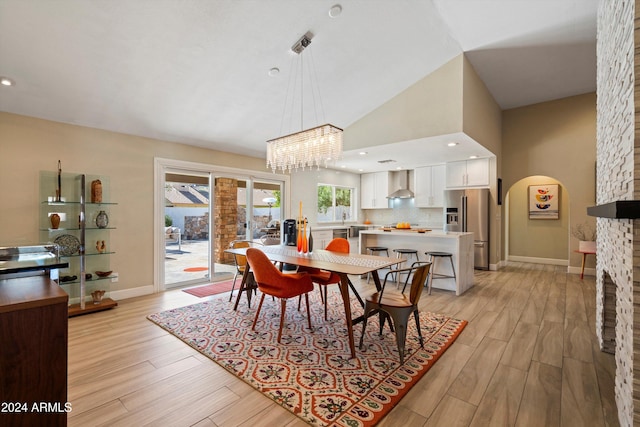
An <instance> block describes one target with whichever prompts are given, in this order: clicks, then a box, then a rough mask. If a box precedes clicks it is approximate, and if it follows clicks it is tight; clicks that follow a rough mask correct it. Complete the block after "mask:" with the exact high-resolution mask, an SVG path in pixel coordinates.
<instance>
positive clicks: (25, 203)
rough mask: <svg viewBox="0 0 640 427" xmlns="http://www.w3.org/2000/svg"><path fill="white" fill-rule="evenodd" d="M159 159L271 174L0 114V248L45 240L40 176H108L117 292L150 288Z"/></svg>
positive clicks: (250, 165)
mask: <svg viewBox="0 0 640 427" xmlns="http://www.w3.org/2000/svg"><path fill="white" fill-rule="evenodd" d="M154 157H163V158H170V159H176V160H185V161H193V162H199V163H205V164H212V165H224V166H227V167H237V168H242V169H252V170H260V171H266V168H265V161H264V159H257V158H252V157H245V156H240V155H235V154H229V153H222V152H218V151H212V150H207V149H203V148H196V147H191V146H188V145H183V144H176V143H170V142H164V141H158V140H152V139H148V138H141V137H136V136H131V135H124V134H119V133H114V132H108V131H102V130H98V129H91V128H85V127H80V126H74V125H68V124H63V123H56V122H50V121H46V120H39V119H35V118H30V117H25V116H19V115H13V114H7V113H0V200H2V204H1V205H0V246H4V245H25V244H33V243H37V242H39V241H40V236H39V233H38V224H39V219H38V215H39V207H40V201H39V200H38V198H39V190H38V185H39V172H40V171H41V170H49V171H55V170H56V167H57V162H58V159H60V160H61V161H62V169H63V172H74V173H86V174H91V175H107V176H109V177H110V185H111V197H112V199H113V201H115V202H117V203H118V206H116V207H115V208H113V210H112V212H113V213H112V214H111V215H110V217H111V221H112V222H113V224H114V225H115V226H116V227H117V229H116V230H114V231H112V232H111V239H112V244H111V249H113V250H115V251H116V254H115V255H112V258H111V266H112V268H113V269H114V270H115V271H117V272H118V273H119V275H120V280H119V283H114V284H113V285H112V290H122V289H130V288H135V287H140V286H148V285H151V284H153V265H154V262H153V261H154V260H153V241H154V230H153V218H154V217H153V197H154V189H153V182H154V179H153V173H154Z"/></svg>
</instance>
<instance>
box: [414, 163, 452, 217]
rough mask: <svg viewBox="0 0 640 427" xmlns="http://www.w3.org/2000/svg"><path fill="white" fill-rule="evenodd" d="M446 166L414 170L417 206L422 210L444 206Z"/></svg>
mask: <svg viewBox="0 0 640 427" xmlns="http://www.w3.org/2000/svg"><path fill="white" fill-rule="evenodd" d="M445 175H446V174H445V165H434V166H425V167H420V168H416V169H415V170H414V180H415V184H414V187H413V188H414V189H415V205H416V206H417V207H420V208H441V207H442V206H444V189H445V179H446V178H445Z"/></svg>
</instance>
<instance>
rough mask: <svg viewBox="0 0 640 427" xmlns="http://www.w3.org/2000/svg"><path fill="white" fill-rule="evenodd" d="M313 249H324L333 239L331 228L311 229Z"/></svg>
mask: <svg viewBox="0 0 640 427" xmlns="http://www.w3.org/2000/svg"><path fill="white" fill-rule="evenodd" d="M311 234H312V235H313V249H314V250H315V249H324V248H325V247H326V246H327V245H328V244H329V242H330V241H331V240H333V230H314V229H312V230H311Z"/></svg>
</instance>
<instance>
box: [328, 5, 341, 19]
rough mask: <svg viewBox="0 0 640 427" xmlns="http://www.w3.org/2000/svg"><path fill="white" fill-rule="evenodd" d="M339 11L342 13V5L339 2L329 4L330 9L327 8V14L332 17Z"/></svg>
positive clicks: (338, 13)
mask: <svg viewBox="0 0 640 427" xmlns="http://www.w3.org/2000/svg"><path fill="white" fill-rule="evenodd" d="M341 13H342V6H340V5H339V4H335V5H333V6H331V9H329V16H330V17H332V18H335V17H337V16H338V15H340V14H341Z"/></svg>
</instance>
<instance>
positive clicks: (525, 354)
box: [69, 263, 618, 427]
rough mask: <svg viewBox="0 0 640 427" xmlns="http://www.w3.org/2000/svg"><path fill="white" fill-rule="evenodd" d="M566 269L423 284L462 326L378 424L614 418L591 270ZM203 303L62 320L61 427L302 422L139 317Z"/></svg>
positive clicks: (517, 267)
mask: <svg viewBox="0 0 640 427" xmlns="http://www.w3.org/2000/svg"><path fill="white" fill-rule="evenodd" d="M564 269H565V268H564V267H554V266H544V265H536V264H516V263H512V264H510V265H509V266H508V267H506V268H504V269H502V270H500V271H499V272H476V277H475V280H476V285H475V286H474V287H473V288H472V289H471V290H470V291H468V292H467V293H465V294H464V295H462V296H459V297H456V296H454V295H453V294H452V293H450V292H445V291H438V290H435V289H434V291H433V294H432V295H430V296H429V295H426V293H425V296H424V298H423V300H422V301H421V305H422V309H424V310H429V311H435V312H440V313H443V314H446V315H449V316H454V317H457V318H462V319H466V320H468V321H469V325H468V326H467V328H466V329H465V331H464V332H463V333H462V334H461V335H460V337H459V338H458V340H457V341H456V342H455V343H454V344H453V346H451V347H450V348H449V350H448V351H447V352H446V353H445V354H444V355H443V357H442V358H441V359H440V360H439V361H438V362H437V363H436V364H435V366H434V367H433V368H432V369H431V370H430V371H429V372H428V373H427V374H426V375H425V376H424V377H423V378H422V379H421V380H420V382H419V383H418V384H417V385H416V386H414V387H413V389H412V390H411V391H410V392H409V394H408V395H407V396H406V397H405V398H404V399H403V400H402V401H401V402H400V404H399V405H398V406H397V407H396V408H394V409H393V411H392V412H391V413H390V414H389V415H388V416H387V417H386V418H385V419H384V420H382V422H381V423H380V424H379V425H380V426H405V427H406V426H489V425H491V426H497V425H505V426H507V425H508V426H545V427H550V426H615V425H618V422H617V414H616V407H615V400H614V395H613V387H614V370H615V363H614V360H613V356H612V355H609V354H605V353H602V352H600V350H599V349H598V344H597V340H596V336H595V332H594V318H595V283H594V279H593V278H590V277H585V279H584V281H581V280H580V278H579V276H576V275H570V274H566V273H564V272H563V271H562V270H564ZM360 286H366V285H364V284H360ZM371 286H372V285H371ZM227 295H228V294H227ZM217 297H220V296H217ZM222 297H225V295H222ZM211 298H214V297H211ZM203 300H205V299H203V298H197V297H194V296H191V295H189V294H186V293H185V292H181V291H179V290H174V291H169V292H166V293H164V294H161V295H152V296H145V297H140V298H135V299H130V300H125V301H121V302H120V303H119V304H120V305H119V306H118V307H117V308H115V309H113V310H110V311H105V312H100V313H95V314H90V315H86V316H81V317H76V318H72V319H70V320H69V402H71V404H72V405H73V411H72V412H71V413H70V414H69V425H70V426H83V427H85V426H90V425H109V426H118V425H121V426H127V427H128V426H134V425H135V426H141V425H146V424H149V425H158V426H192V425H195V426H247V427H253V426H302V425H305V423H304V422H303V421H301V420H300V419H298V418H297V417H295V416H294V415H292V414H290V413H289V412H288V411H286V410H284V409H282V408H280V407H278V406H277V405H275V404H274V403H272V401H271V400H269V399H268V398H266V397H264V396H263V395H262V394H261V393H259V392H257V391H255V390H254V389H253V388H252V387H251V386H249V385H247V384H245V383H244V382H242V381H240V380H238V379H236V378H235V376H233V375H232V374H229V373H227V372H226V371H225V370H224V369H223V368H220V367H219V366H218V365H216V364H215V363H214V362H212V361H211V360H209V359H208V358H206V357H205V356H203V355H201V354H200V353H198V352H197V351H195V350H193V349H191V348H190V347H189V346H187V345H186V344H184V343H182V342H181V341H180V340H178V339H177V338H175V337H173V336H171V335H170V334H168V333H167V332H165V331H164V330H163V329H161V328H159V327H158V326H156V325H154V324H153V323H151V322H150V321H148V320H146V318H145V316H146V315H148V314H150V313H154V312H157V311H162V310H166V309H170V308H174V307H179V306H184V305H189V304H194V303H196V302H200V301H203ZM355 333H356V339H357V338H358V337H359V334H360V326H359V325H358V326H357V327H356V329H355Z"/></svg>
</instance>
